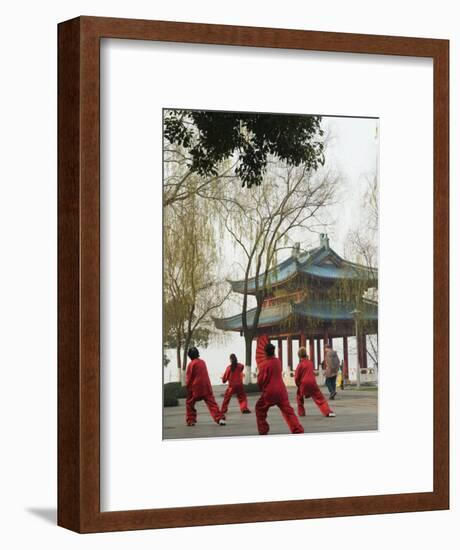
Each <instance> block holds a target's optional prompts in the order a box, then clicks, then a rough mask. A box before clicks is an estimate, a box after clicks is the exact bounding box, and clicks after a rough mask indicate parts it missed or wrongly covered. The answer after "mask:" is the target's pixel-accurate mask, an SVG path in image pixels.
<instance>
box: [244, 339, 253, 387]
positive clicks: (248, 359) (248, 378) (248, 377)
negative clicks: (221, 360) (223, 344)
mask: <svg viewBox="0 0 460 550" xmlns="http://www.w3.org/2000/svg"><path fill="white" fill-rule="evenodd" d="M244 341H245V343H246V358H245V362H244V364H245V369H244V374H245V378H244V381H245V383H246V384H251V382H252V376H251V373H252V368H251V364H252V334H246V335H245V336H244Z"/></svg>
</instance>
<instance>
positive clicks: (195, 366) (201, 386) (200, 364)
mask: <svg viewBox="0 0 460 550" xmlns="http://www.w3.org/2000/svg"><path fill="white" fill-rule="evenodd" d="M187 355H188V356H189V357H190V359H191V361H190V363H189V364H188V365H187V372H186V381H185V384H186V386H187V400H186V402H185V421H186V422H187V426H194V425H195V424H196V416H197V415H196V409H195V403H196V402H197V401H204V402H205V403H206V405H207V407H208V409H209V412H210V413H211V416H212V417H213V419H214V421H215V422H217V424H220V425H221V426H225V420H224V419H223V418H222V413H221V412H220V410H219V406H218V405H217V403H216V400H215V399H214V394H213V392H212V386H211V381H210V380H209V374H208V369H207V367H206V363H205V362H204V361H203V359H200V353H199V351H198V350H197V348H195V347H192V348H190V349H189V350H188V352H187Z"/></svg>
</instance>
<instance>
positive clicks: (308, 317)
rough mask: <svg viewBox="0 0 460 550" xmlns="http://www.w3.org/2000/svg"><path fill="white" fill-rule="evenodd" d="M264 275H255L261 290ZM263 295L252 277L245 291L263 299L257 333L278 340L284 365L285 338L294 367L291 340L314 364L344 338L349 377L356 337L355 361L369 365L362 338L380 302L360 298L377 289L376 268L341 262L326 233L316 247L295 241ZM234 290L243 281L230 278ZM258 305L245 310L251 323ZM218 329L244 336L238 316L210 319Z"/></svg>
mask: <svg viewBox="0 0 460 550" xmlns="http://www.w3.org/2000/svg"><path fill="white" fill-rule="evenodd" d="M263 277H264V274H262V275H261V276H260V277H259V285H258V286H259V288H260V287H261V285H262V280H263ZM267 279H268V284H267V285H266V288H265V289H264V291H263V295H259V296H256V280H255V278H253V279H250V280H249V281H248V285H247V292H248V294H251V295H254V296H255V297H256V298H259V299H262V300H263V301H262V310H261V313H260V317H259V323H258V326H257V331H256V336H255V337H257V336H258V335H261V334H266V335H267V336H268V337H269V338H270V340H272V341H277V342H278V357H279V358H280V360H281V362H282V363H283V340H286V341H287V368H288V370H290V371H292V370H293V366H294V363H293V357H292V342H293V340H298V342H299V346H307V343H308V347H307V350H308V351H309V356H310V358H311V359H312V361H313V363H314V364H315V366H317V368H319V365H320V364H321V354H322V349H323V348H324V346H325V345H326V343H328V342H329V343H331V344H333V341H334V339H336V338H342V339H343V364H344V376H345V378H348V338H349V337H351V336H353V337H356V338H357V340H356V341H357V352H358V365H359V367H360V368H361V369H366V368H367V351H366V336H367V335H368V334H377V328H378V304H377V302H376V301H373V300H370V299H366V298H365V297H364V296H365V295H366V294H367V291H368V290H369V289H371V288H375V289H377V288H378V271H377V269H375V268H372V267H367V266H364V265H359V264H355V263H352V262H349V261H347V260H344V259H343V258H342V257H341V256H339V255H338V254H337V253H336V252H335V251H334V250H332V248H330V246H329V238H328V236H327V235H326V234H321V235H320V243H319V246H318V247H316V248H313V249H311V250H309V251H307V252H301V251H300V245H299V244H296V245H295V246H294V247H293V249H292V254H291V256H290V257H289V258H287V259H286V260H284V261H283V262H281V263H280V264H278V265H277V266H276V267H274V268H273V269H271V270H270V272H269V274H268V278H267ZM229 283H230V284H231V286H232V290H233V292H237V293H240V294H243V293H244V286H245V285H244V281H229ZM255 311H256V309H255V308H254V309H252V310H248V312H247V321H248V325H249V326H250V325H251V323H252V322H253V319H254V314H255ZM214 323H215V326H216V328H219V329H221V330H225V331H235V332H240V334H241V335H243V333H242V330H243V323H242V314H238V315H234V316H232V317H227V318H224V319H214Z"/></svg>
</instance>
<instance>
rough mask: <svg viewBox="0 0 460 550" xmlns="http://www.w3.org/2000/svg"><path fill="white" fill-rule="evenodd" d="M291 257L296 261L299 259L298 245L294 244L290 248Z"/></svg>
mask: <svg viewBox="0 0 460 550" xmlns="http://www.w3.org/2000/svg"><path fill="white" fill-rule="evenodd" d="M291 256H292V257H293V258H294V259H295V260H298V259H299V257H300V243H294V246H293V247H292V253H291Z"/></svg>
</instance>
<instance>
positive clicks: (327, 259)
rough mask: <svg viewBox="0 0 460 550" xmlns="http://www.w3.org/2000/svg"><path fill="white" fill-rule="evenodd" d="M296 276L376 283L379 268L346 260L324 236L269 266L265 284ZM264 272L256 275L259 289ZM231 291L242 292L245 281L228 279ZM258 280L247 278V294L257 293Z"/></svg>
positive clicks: (284, 280) (270, 284)
mask: <svg viewBox="0 0 460 550" xmlns="http://www.w3.org/2000/svg"><path fill="white" fill-rule="evenodd" d="M298 275H305V276H308V277H312V278H317V279H322V280H327V279H328V280H335V281H338V280H342V281H363V282H372V283H373V284H374V283H375V284H376V281H377V278H378V270H377V269H375V268H371V267H367V266H365V265H360V264H355V263H353V262H349V261H347V260H345V259H343V258H342V257H341V256H339V255H338V254H337V253H336V252H335V251H334V250H332V249H331V248H330V247H329V239H327V236H326V237H325V238H324V237H323V238H322V240H321V245H320V246H319V247H317V248H313V249H312V250H309V251H307V252H304V253H302V254H292V255H291V256H290V257H289V258H287V259H286V260H284V261H283V262H281V263H280V264H278V265H277V266H276V267H275V268H273V269H271V270H270V271H269V273H268V279H267V281H268V285H269V286H271V287H276V286H279V285H282V284H283V283H285V282H287V281H288V280H290V279H292V278H293V277H295V276H298ZM263 278H264V274H262V275H260V276H259V277H258V285H259V288H262V285H263ZM229 283H230V284H231V286H232V290H233V291H234V292H238V293H244V281H229ZM256 283H257V280H256V278H255V277H253V278H251V279H249V280H248V286H247V292H248V294H256V288H257V285H256Z"/></svg>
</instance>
